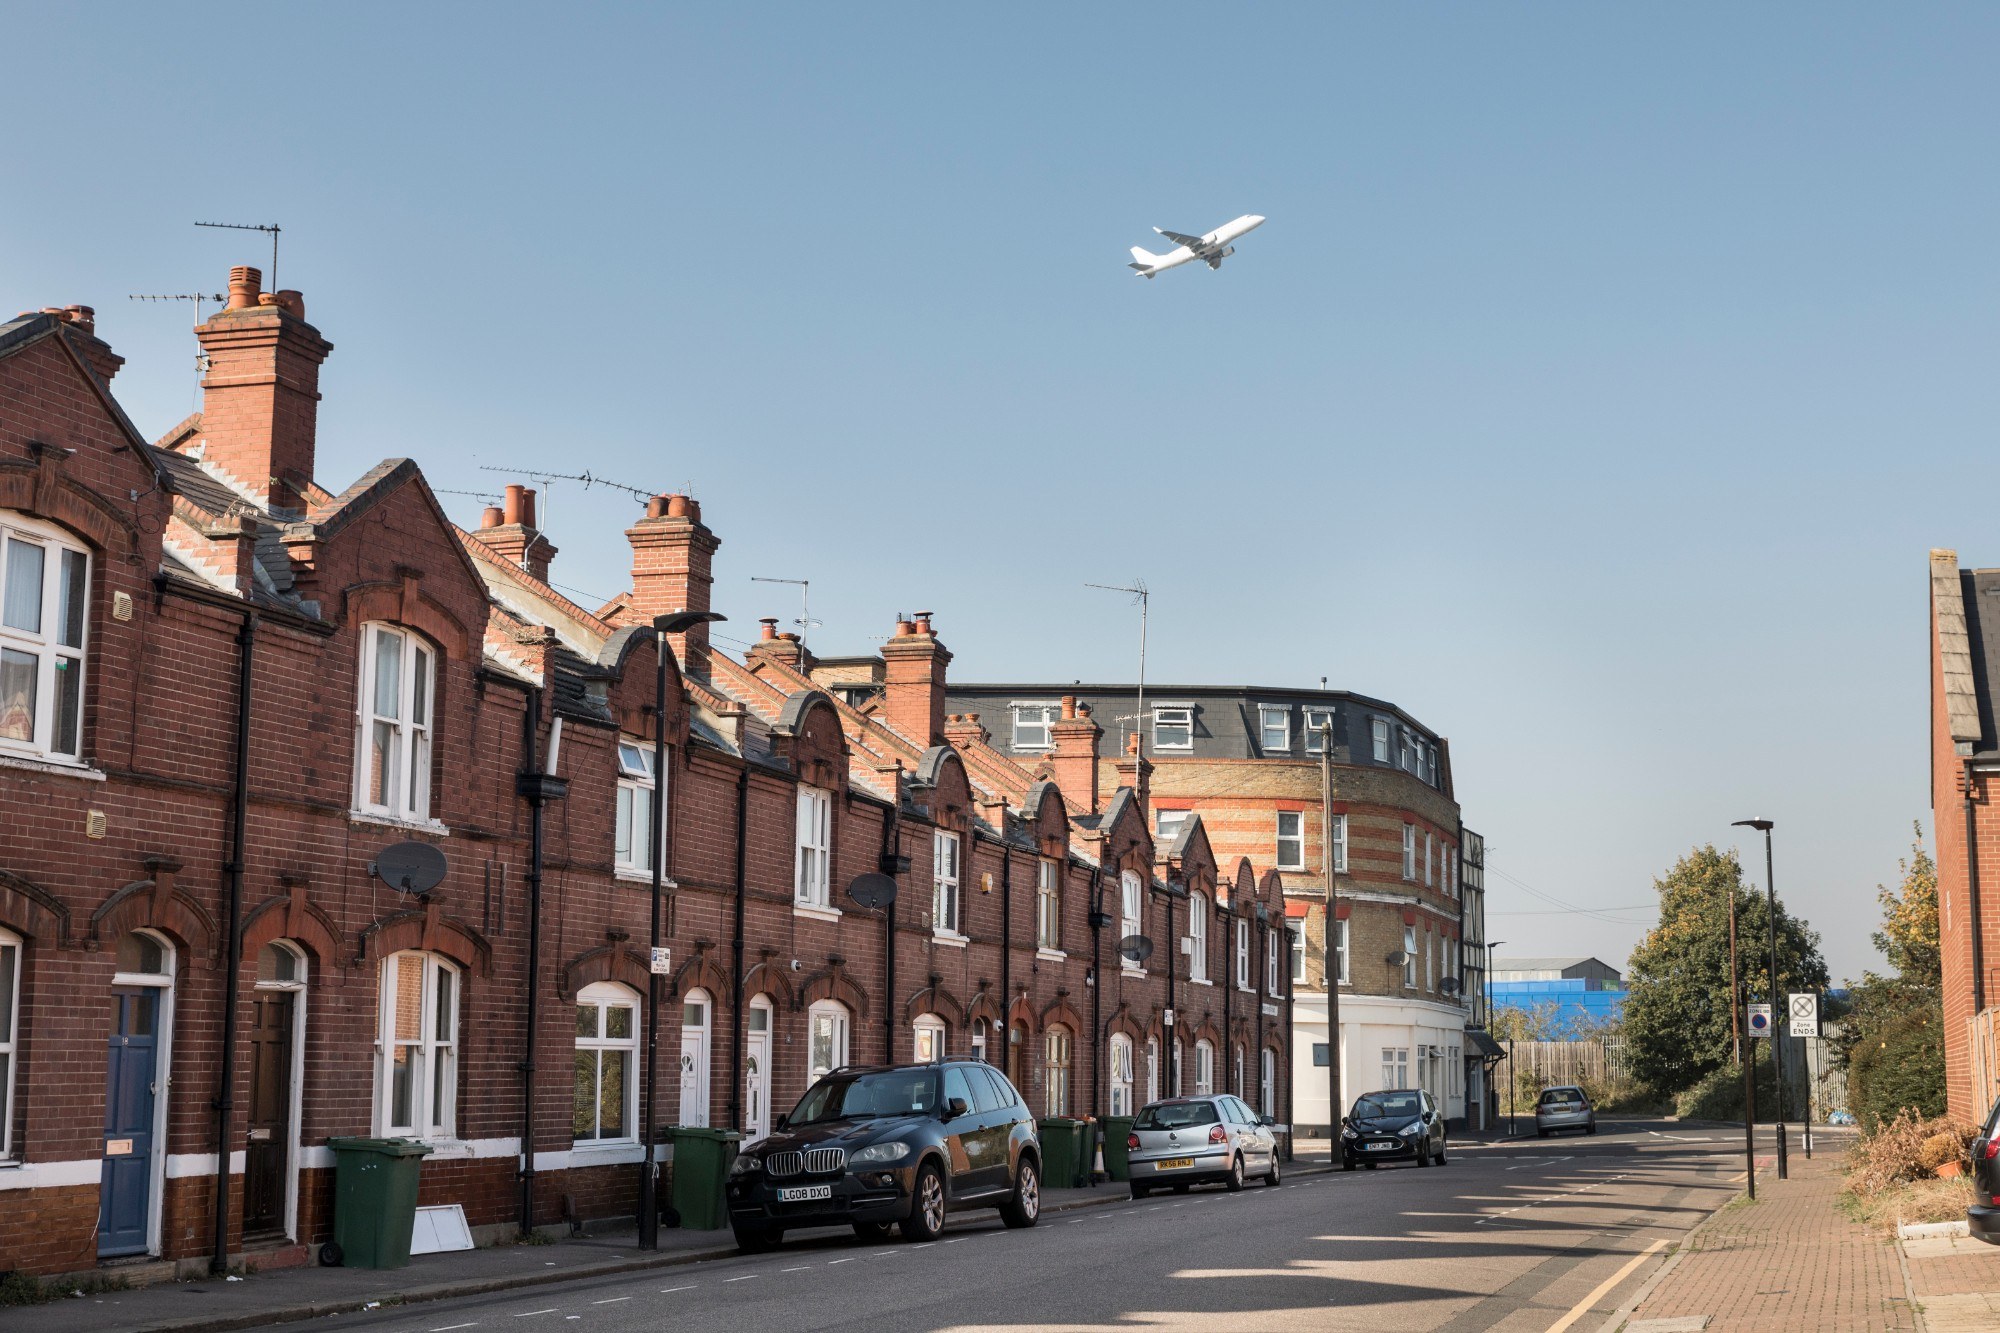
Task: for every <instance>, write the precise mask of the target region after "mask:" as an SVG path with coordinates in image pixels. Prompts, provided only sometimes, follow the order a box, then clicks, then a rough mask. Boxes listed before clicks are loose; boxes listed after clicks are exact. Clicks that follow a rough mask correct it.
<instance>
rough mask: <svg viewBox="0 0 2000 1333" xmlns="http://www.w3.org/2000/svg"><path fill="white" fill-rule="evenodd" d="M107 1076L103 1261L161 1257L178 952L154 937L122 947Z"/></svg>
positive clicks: (137, 935) (145, 933) (144, 933)
mask: <svg viewBox="0 0 2000 1333" xmlns="http://www.w3.org/2000/svg"><path fill="white" fill-rule="evenodd" d="M117 967H118V972H117V975H116V976H115V977H113V978H112V982H111V1036H110V1038H109V1049H108V1051H107V1056H108V1058H107V1061H106V1066H105V1075H104V1164H103V1167H102V1169H101V1172H100V1175H99V1180H100V1184H99V1188H98V1218H97V1253H98V1256H99V1257H100V1258H107V1259H108V1258H113V1257H116V1256H119V1255H126V1254H148V1253H157V1252H158V1250H159V1248H160V1194H161V1190H162V1189H163V1187H164V1185H165V1183H166V1171H165V1168H166V1151H165V1150H166V1125H165V1120H166V1099H165V1098H163V1097H161V1096H160V1089H162V1088H164V1087H166V1086H167V1078H168V1069H169V1064H170V1060H171V1057H172V1049H171V1048H172V1045H173V1041H172V1036H173V1026H174V1025H173V999H174V967H175V958H174V946H173V945H172V944H170V943H168V942H167V940H166V938H165V937H164V936H161V935H156V934H154V933H153V932H152V931H149V930H135V931H133V932H132V933H131V934H129V935H126V936H125V937H124V938H123V939H121V940H119V941H118V952H117Z"/></svg>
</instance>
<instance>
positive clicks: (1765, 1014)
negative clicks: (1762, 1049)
mask: <svg viewBox="0 0 2000 1333" xmlns="http://www.w3.org/2000/svg"><path fill="white" fill-rule="evenodd" d="M1750 1035H1751V1036H1753V1037H1768V1036H1770V1035H1771V1006H1770V1005H1768V1004H1753V1005H1751V1006H1750Z"/></svg>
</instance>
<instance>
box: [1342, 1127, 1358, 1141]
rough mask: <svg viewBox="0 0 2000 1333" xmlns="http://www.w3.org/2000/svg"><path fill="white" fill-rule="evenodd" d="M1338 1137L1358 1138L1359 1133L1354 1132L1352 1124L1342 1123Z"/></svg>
mask: <svg viewBox="0 0 2000 1333" xmlns="http://www.w3.org/2000/svg"><path fill="white" fill-rule="evenodd" d="M1340 1137H1342V1138H1343V1139H1358V1138H1360V1137H1361V1136H1360V1135H1359V1134H1356V1133H1355V1132H1354V1126H1352V1125H1343V1126H1341V1129H1340Z"/></svg>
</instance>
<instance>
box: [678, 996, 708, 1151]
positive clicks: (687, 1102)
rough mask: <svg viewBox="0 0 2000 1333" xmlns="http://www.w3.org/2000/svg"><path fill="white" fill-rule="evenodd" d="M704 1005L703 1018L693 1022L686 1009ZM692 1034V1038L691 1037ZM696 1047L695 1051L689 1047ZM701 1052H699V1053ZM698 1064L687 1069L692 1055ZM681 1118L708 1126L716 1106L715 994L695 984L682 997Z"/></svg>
mask: <svg viewBox="0 0 2000 1333" xmlns="http://www.w3.org/2000/svg"><path fill="white" fill-rule="evenodd" d="M697 1004H698V1005H700V1006H701V1021H700V1022H699V1023H690V1022H688V1020H687V1011H688V1009H689V1008H690V1007H692V1006H694V1005H697ZM690 1034H692V1040H690ZM690 1046H693V1047H694V1048H695V1049H694V1051H690V1049H689V1047H690ZM697 1052H698V1054H697ZM691 1055H692V1056H694V1058H696V1059H697V1060H698V1061H699V1063H698V1064H697V1065H696V1066H695V1067H694V1068H693V1069H689V1068H688V1061H689V1058H690V1056H691ZM678 1072H679V1073H680V1075H681V1080H682V1081H681V1087H680V1120H681V1123H682V1124H683V1125H692V1126H694V1127H695V1128H697V1129H706V1128H708V1120H709V1108H710V1107H712V1106H714V1105H715V1082H714V1078H715V997H714V996H712V995H710V994H709V993H708V992H707V991H705V990H702V989H701V988H700V987H696V988H695V989H694V990H691V991H689V992H688V993H687V994H686V995H683V996H682V997H681V1058H680V1064H679V1066H678Z"/></svg>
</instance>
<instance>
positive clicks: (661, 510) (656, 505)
mask: <svg viewBox="0 0 2000 1333" xmlns="http://www.w3.org/2000/svg"><path fill="white" fill-rule="evenodd" d="M666 513H667V497H666V496H664V495H656V496H654V497H653V498H652V499H650V500H648V501H646V517H647V518H664V517H666Z"/></svg>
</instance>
